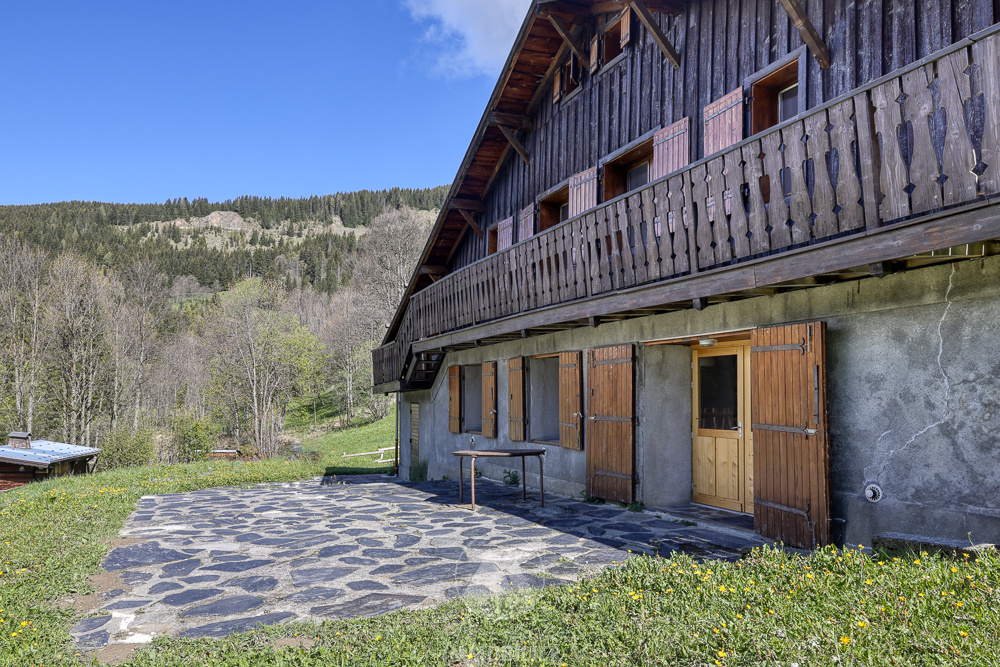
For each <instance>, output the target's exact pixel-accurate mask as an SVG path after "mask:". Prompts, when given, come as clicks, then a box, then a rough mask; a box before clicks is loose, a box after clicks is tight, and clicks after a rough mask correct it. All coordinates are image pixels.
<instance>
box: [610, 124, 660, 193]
mask: <svg viewBox="0 0 1000 667" xmlns="http://www.w3.org/2000/svg"><path fill="white" fill-rule="evenodd" d="M652 161H653V138H652V137H649V138H647V139H643V140H641V141H639V142H638V143H637V144H636V145H634V146H630V147H626V148H625V150H624V151H622V152H621V153H620V154H619V155H616V156H613V157H612V158H611V159H609V160H607V161H606V162H605V163H604V192H603V196H604V201H608V200H610V199H614V198H615V197H618V196H619V195H623V194H625V193H626V192H631V191H632V190H635V189H637V188H641V187H642V186H644V185H646V184H647V183H649V172H650V165H651V163H652Z"/></svg>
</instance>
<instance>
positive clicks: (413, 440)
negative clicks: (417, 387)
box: [410, 403, 420, 465]
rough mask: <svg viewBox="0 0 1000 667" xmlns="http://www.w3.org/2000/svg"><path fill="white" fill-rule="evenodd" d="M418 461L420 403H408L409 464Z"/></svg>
mask: <svg viewBox="0 0 1000 667" xmlns="http://www.w3.org/2000/svg"><path fill="white" fill-rule="evenodd" d="M419 461H420V404H419V403H410V465H415V464H417V463H419Z"/></svg>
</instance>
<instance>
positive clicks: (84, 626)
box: [70, 615, 111, 635]
mask: <svg viewBox="0 0 1000 667" xmlns="http://www.w3.org/2000/svg"><path fill="white" fill-rule="evenodd" d="M110 620H111V616H110V615H108V616H92V617H90V618H84V619H81V620H79V621H77V622H76V624H75V625H74V626H73V629H72V630H70V632H71V633H72V634H74V635H84V634H87V633H88V632H93V631H94V630H96V629H97V628H101V627H104V625H105V624H106V623H107V622H108V621H110Z"/></svg>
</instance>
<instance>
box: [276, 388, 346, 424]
mask: <svg viewBox="0 0 1000 667" xmlns="http://www.w3.org/2000/svg"><path fill="white" fill-rule="evenodd" d="M320 398H321V401H317V402H316V416H315V423H318V424H320V425H322V424H325V423H327V422H330V421H332V420H334V419H337V418H338V417H340V410H339V409H338V408H337V402H336V401H334V400H333V392H332V391H326V392H323V394H322V395H321V397H320ZM313 426H314V420H313V397H312V396H306V397H304V398H301V399H298V400H296V401H294V402H293V403H292V404H291V405H290V406H289V407H288V411H287V412H286V413H285V430H287V431H291V432H296V433H298V432H305V431H308V430H309V429H311V428H313Z"/></svg>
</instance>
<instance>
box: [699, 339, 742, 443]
mask: <svg viewBox="0 0 1000 667" xmlns="http://www.w3.org/2000/svg"><path fill="white" fill-rule="evenodd" d="M736 368H737V366H736V355H735V354H727V355H723V356H717V357H699V358H698V408H699V410H700V414H699V415H698V421H699V426H700V428H705V429H715V430H723V431H735V430H737V428H738V425H737V419H736V405H737V398H736V381H737V377H736Z"/></svg>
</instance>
